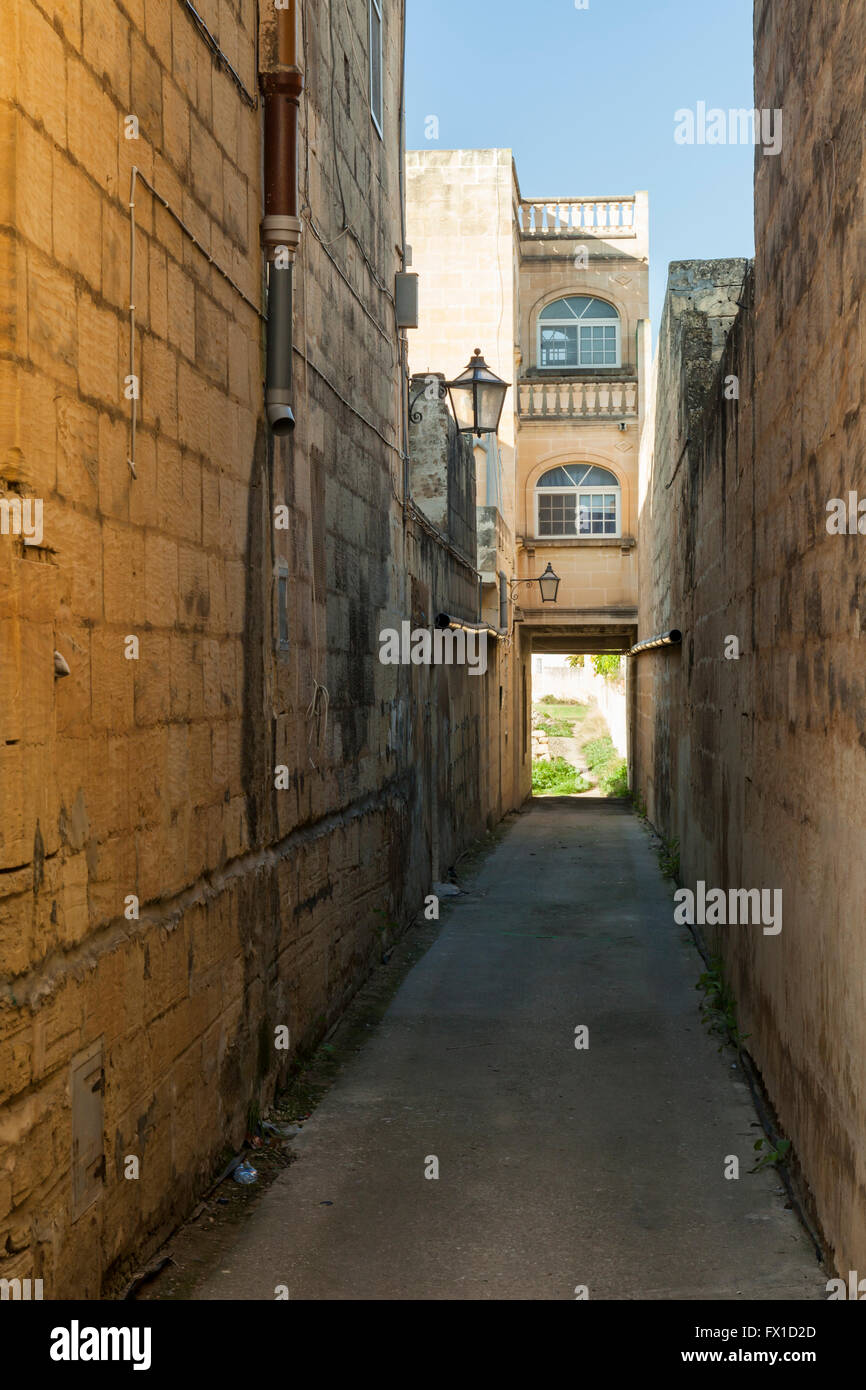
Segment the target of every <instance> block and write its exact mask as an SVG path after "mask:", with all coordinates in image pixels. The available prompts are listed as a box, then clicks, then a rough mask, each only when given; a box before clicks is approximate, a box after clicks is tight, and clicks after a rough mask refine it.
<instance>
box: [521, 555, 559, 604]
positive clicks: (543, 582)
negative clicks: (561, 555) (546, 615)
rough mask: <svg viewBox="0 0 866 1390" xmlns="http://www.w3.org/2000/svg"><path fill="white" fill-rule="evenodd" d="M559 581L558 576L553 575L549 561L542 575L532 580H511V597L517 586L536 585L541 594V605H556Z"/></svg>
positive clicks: (537, 575)
mask: <svg viewBox="0 0 866 1390" xmlns="http://www.w3.org/2000/svg"><path fill="white" fill-rule="evenodd" d="M560 583H561V580H560V578H559V575H558V574H555V573H554V570H553V566H552V565H551V563H550V561H549V560H548V562H547V569H546V570H545V571H544V573H543V574H536V575H535V576H534V577H533V578H532V579H512V581H511V590H512V595H513V593H514V590H515V589H516V588H517V586H518V584H537V585H538V588H539V590H540V592H541V602H542V603H556V596H557V594H558V593H559V585H560Z"/></svg>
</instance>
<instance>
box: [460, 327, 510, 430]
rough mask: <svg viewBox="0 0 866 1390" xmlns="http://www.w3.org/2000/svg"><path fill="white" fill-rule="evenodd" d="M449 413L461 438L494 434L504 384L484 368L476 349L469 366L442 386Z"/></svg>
mask: <svg viewBox="0 0 866 1390" xmlns="http://www.w3.org/2000/svg"><path fill="white" fill-rule="evenodd" d="M446 385H447V387H448V394H449V395H450V397H451V409H452V410H453V411H454V419H455V420H456V421H457V428H458V430H459V431H460V433H461V434H475V435H477V436H478V437H479V439H480V437H481V435H482V434H495V433H496V431H497V430H498V429H499V421H500V419H501V417H502V408H503V406H504V405H505V397H506V395H507V394H508V382H507V381H503V380H502V378H501V377H499V376H497V375H496V373H495V372H492V371H491V370H490V368H489V367H488V365H487V363H486V362H485V361H484V358H483V357H482V356H481V349H480V348H476V349H475V352H474V354H473V356H472V360H471V361H470V362H469V365H468V366H467V367H465V368H464V369H463V371H462V372H461V373H460V375H459V376H458V377H455V378H454V380H453V381H449V382H446Z"/></svg>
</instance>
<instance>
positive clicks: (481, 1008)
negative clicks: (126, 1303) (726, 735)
mask: <svg viewBox="0 0 866 1390" xmlns="http://www.w3.org/2000/svg"><path fill="white" fill-rule="evenodd" d="M702 968H703V967H702V965H701V962H700V958H699V956H698V955H697V952H696V951H695V949H694V947H693V946H692V945H691V944H690V942H689V938H688V934H687V932H686V931H685V929H684V928H682V927H678V926H676V925H675V924H674V921H673V901H672V890H671V887H670V885H669V884H667V883H665V881H664V880H663V879H662V878H661V875H660V873H659V870H658V866H657V863H656V859H655V856H654V854H653V852H652V849H651V847H650V843H649V836H648V835H647V833H646V831H645V830H644V829H643V828H642V827H641V825H640V823H639V822H638V820H637V819H636V818H635V817H634V816H633V814H632V813H631V811H630V810H629V809H627V807H626V806H625V805H624V804H622V803H617V802H610V801H599V800H592V801H586V800H584V801H581V800H580V799H579V798H552V797H551V798H542V799H537V800H535V801H534V802H533V803H532V804H531V806H530V807H529V808H528V809H527V810H526V811H525V812H524V813H523V814H521V815H520V816H519V817H518V818H516V820H515V821H514V823H513V825H512V826H511V828H510V829H509V830H508V832H507V833H506V834H505V836H504V838H503V839H502V841H501V842H500V843H499V844H498V845H497V847H496V848H495V849H494V850H493V851H492V853H491V854H490V856H489V857H488V858H487V860H486V861H485V863H484V865H483V867H482V868H481V870H480V871H479V873H478V874H477V876H476V878H475V879H474V881H473V883H472V885H471V890H470V892H469V893H468V894H467V895H466V896H464V897H461V898H459V899H456V900H455V906H454V907H453V908H449V910H448V914H447V920H445V921H444V923H443V927H442V930H441V933H440V935H439V936H438V937H437V939H436V941H435V942H434V944H433V945H432V947H431V948H430V950H429V951H428V952H427V953H426V954H425V955H424V956H423V958H422V959H421V960H419V961H418V962H417V964H416V965H414V967H413V968H412V970H411V971H410V973H409V974H408V976H407V977H406V979H405V980H404V982H403V984H402V985H401V987H400V989H399V990H398V992H397V994H396V995H395V997H394V999H393V1001H392V1003H391V1005H390V1007H389V1008H388V1011H387V1013H386V1015H385V1017H384V1019H383V1021H382V1023H381V1024H380V1025H379V1026H378V1027H377V1028H376V1029H375V1030H374V1031H373V1032H372V1033H371V1035H370V1041H369V1042H368V1043H367V1045H366V1046H365V1047H363V1049H362V1050H361V1051H360V1052H359V1053H357V1054H356V1055H355V1056H354V1057H352V1058H350V1060H349V1062H348V1063H347V1064H346V1066H345V1068H344V1069H343V1070H342V1071H341V1073H340V1075H339V1077H338V1079H337V1081H336V1083H335V1085H334V1087H333V1088H332V1090H331V1091H330V1092H329V1093H328V1094H327V1095H326V1096H325V1098H324V1100H323V1101H322V1102H321V1104H320V1105H319V1107H318V1108H317V1110H316V1111H315V1113H314V1114H313V1115H312V1116H311V1118H310V1119H309V1120H308V1121H307V1123H306V1124H305V1126H304V1128H303V1132H302V1134H301V1136H300V1138H299V1140H298V1141H297V1144H296V1152H297V1154H298V1161H297V1162H296V1163H294V1164H293V1165H292V1166H291V1167H290V1168H287V1169H286V1170H285V1171H284V1172H283V1173H282V1174H281V1175H280V1176H279V1177H278V1178H277V1180H276V1181H275V1182H274V1184H273V1186H272V1187H271V1188H270V1189H269V1190H268V1191H267V1192H266V1193H265V1194H264V1195H263V1197H262V1200H261V1202H260V1203H259V1204H258V1205H257V1206H256V1207H255V1208H254V1209H253V1210H252V1211H251V1212H250V1213H249V1216H248V1217H247V1218H246V1219H245V1221H244V1222H243V1223H242V1225H241V1226H240V1228H239V1229H238V1232H237V1235H236V1237H235V1238H234V1240H233V1244H232V1245H231V1246H230V1247H229V1250H228V1253H227V1254H223V1256H222V1259H221V1262H220V1268H217V1269H215V1270H214V1271H213V1272H212V1273H211V1274H210V1275H208V1276H207V1277H206V1278H205V1279H204V1280H203V1281H202V1282H201V1283H200V1284H199V1286H198V1287H197V1289H196V1290H195V1292H194V1293H193V1294H192V1297H194V1298H198V1299H273V1298H274V1291H275V1288H276V1286H277V1285H280V1284H284V1285H287V1286H288V1290H289V1296H290V1298H291V1299H293V1300H294V1299H454V1298H456V1299H521V1298H525V1299H574V1297H575V1289H576V1287H577V1286H580V1285H585V1286H586V1287H587V1289H588V1294H589V1298H590V1299H643V1298H645V1299H713V1298H721V1299H732V1300H733V1299H741V1298H742V1299H753V1298H757V1299H770V1300H776V1299H778V1300H787V1299H820V1298H824V1297H826V1294H825V1292H824V1285H825V1282H826V1278H827V1276H826V1274H822V1272H821V1270H820V1268H819V1266H818V1264H817V1262H816V1258H815V1254H814V1251H813V1248H812V1245H811V1243H810V1241H809V1239H808V1238H807V1236H806V1235H805V1233H804V1232H803V1231H802V1229H801V1227H800V1225H799V1223H798V1221H797V1218H796V1216H795V1214H794V1213H793V1212H792V1211H790V1210H786V1209H785V1207H784V1205H783V1203H784V1201H785V1197H784V1195H782V1194H780V1192H779V1188H780V1184H779V1179H778V1177H777V1176H776V1175H775V1174H774V1173H773V1172H772V1170H770V1171H769V1172H764V1173H760V1174H749V1173H748V1169H749V1167H750V1166H751V1165H752V1162H753V1157H752V1155H753V1144H754V1142H755V1139H756V1137H759V1136H760V1134H761V1131H760V1129H758V1128H756V1127H755V1125H756V1116H755V1113H754V1110H753V1108H752V1104H751V1100H750V1096H749V1092H748V1089H747V1087H746V1086H745V1084H744V1082H743V1081H741V1080H740V1079H739V1072H738V1071H737V1070H732V1068H731V1057H730V1055H728V1053H727V1052H725V1053H722V1054H720V1053H719V1052H718V1050H717V1048H718V1042H717V1041H714V1040H713V1039H712V1038H710V1037H708V1036H707V1035H706V1033H705V1031H704V1029H703V1027H702V1025H701V1021H700V1014H699V998H700V996H699V995H698V993H697V992H696V990H695V982H696V980H697V977H698V974H699V973H700V970H701V969H702ZM581 1025H583V1026H586V1027H587V1028H588V1029H589V1048H588V1049H587V1050H578V1049H576V1048H575V1029H576V1028H578V1027H579V1026H581ZM729 1154H735V1155H738V1156H739V1159H740V1172H741V1176H740V1178H739V1180H738V1181H730V1180H726V1179H725V1177H724V1168H725V1160H726V1156H727V1155H729ZM432 1157H435V1158H436V1159H437V1160H438V1169H439V1176H438V1179H429V1178H426V1177H425V1168H426V1169H429V1168H430V1167H431V1165H430V1159H431V1158H432ZM324 1203H329V1204H330V1205H323V1204H324Z"/></svg>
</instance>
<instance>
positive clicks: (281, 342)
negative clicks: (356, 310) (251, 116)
mask: <svg viewBox="0 0 866 1390" xmlns="http://www.w3.org/2000/svg"><path fill="white" fill-rule="evenodd" d="M299 19H300V0H289V7H288V9H285V10H282V9H281V10H278V11H277V59H278V67H277V68H276V69H275V70H273V71H271V72H263V73H260V75H259V86H260V88H261V92H262V96H263V98H264V114H265V170H264V177H265V215H264V217H263V218H262V246H263V247H264V251H265V255H266V257H267V260H268V329H267V366H266V373H265V411H266V414H267V418H268V424H269V425H270V427H271V429H272V431H273V433H274V434H275V435H285V434H289V433H290V432H291V431H292V430H293V429H294V427H295V417H294V414H293V413H292V405H291V401H292V272H293V269H294V261H295V252H296V251H297V248H298V243H299V241H300V239H301V223H300V219H299V217H298V114H299V109H300V101H301V93H302V91H303V90H304V77H303V73H302V72H301V67H300V44H299V42H298V23H299Z"/></svg>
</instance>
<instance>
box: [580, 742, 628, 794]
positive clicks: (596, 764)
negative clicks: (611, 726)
mask: <svg viewBox="0 0 866 1390" xmlns="http://www.w3.org/2000/svg"><path fill="white" fill-rule="evenodd" d="M583 756H584V757H585V758H586V764H587V767H588V768H589V770H590V772H592V773H593V775H594V776H595V779H596V781H597V782H598V789H599V791H600V792H601V794H602V796H628V765H627V763H626V760H625V758H621V757H620V755H619V753H618V752H617V751H616V748H615V747H614V743H613V739H612V738H611V737H610V735H609V734H605V735H604V736H603V737H602V738H592V739H590V740H589V742H588V743H585V744H584V745H583Z"/></svg>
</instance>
